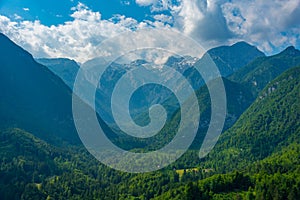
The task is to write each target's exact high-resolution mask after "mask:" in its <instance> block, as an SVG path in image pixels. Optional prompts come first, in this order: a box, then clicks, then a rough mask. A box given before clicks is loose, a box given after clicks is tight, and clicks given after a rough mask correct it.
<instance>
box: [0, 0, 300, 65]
mask: <svg viewBox="0 0 300 200" xmlns="http://www.w3.org/2000/svg"><path fill="white" fill-rule="evenodd" d="M124 2H127V1H124ZM128 2H129V1H128ZM135 2H136V3H137V4H138V5H140V6H150V7H151V11H152V12H153V14H152V18H153V19H152V20H144V21H142V22H138V21H136V20H135V19H133V18H129V17H126V16H123V15H115V16H113V17H112V18H111V19H108V20H104V19H102V17H101V13H100V12H95V11H92V10H91V9H89V8H88V7H87V6H86V5H85V4H82V3H78V5H77V6H75V7H73V8H71V10H72V14H71V15H70V16H71V17H72V20H70V21H67V22H65V23H63V24H59V25H56V26H54V25H53V26H45V25H43V24H41V22H40V21H38V20H36V21H25V20H23V19H22V18H21V17H20V16H19V15H14V16H12V18H8V17H6V16H3V15H0V31H1V32H3V33H4V34H6V35H7V36H9V37H10V38H11V39H12V40H13V41H14V42H16V43H17V44H18V45H20V46H22V47H23V48H25V49H26V50H28V51H29V52H30V53H32V54H33V55H34V57H67V58H71V59H75V60H77V61H78V62H84V61H86V60H89V59H91V58H94V57H95V56H99V55H96V54H97V53H96V52H97V45H99V44H100V43H101V42H102V41H103V40H105V39H107V38H111V37H113V36H116V35H118V34H120V33H122V32H126V31H129V32H134V31H135V30H139V29H142V28H145V27H155V28H168V29H175V30H177V31H180V32H183V33H184V34H186V35H188V36H190V37H192V38H193V39H195V40H197V41H198V42H200V44H202V45H203V46H204V47H205V48H206V49H208V48H211V47H214V46H218V45H224V44H229V43H234V42H236V41H239V40H245V41H246V42H249V43H251V44H254V45H257V46H258V47H259V48H260V49H261V50H264V51H265V52H266V53H274V50H277V51H278V50H282V49H283V48H285V47H286V46H288V45H294V46H297V47H299V46H300V23H299V19H300V1H299V0H286V1H282V0H274V1H261V0H248V1H239V0H177V1H176V0H135ZM24 10H29V9H24ZM161 11H163V12H161ZM166 11H167V12H166Z"/></svg>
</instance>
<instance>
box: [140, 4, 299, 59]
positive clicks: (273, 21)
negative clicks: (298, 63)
mask: <svg viewBox="0 0 300 200" xmlns="http://www.w3.org/2000/svg"><path fill="white" fill-rule="evenodd" d="M136 2H137V3H138V4H139V5H143V6H146V5H147V6H151V10H152V11H153V12H158V11H161V10H166V9H168V10H170V12H171V14H172V15H173V20H174V21H173V23H174V26H175V28H177V29H178V30H180V31H182V32H183V33H185V34H187V35H189V36H191V37H193V38H194V39H196V40H197V41H199V42H201V44H203V45H204V46H206V47H207V48H210V47H213V46H217V45H223V44H227V43H233V42H236V41H239V40H245V41H247V42H250V43H252V44H255V45H257V46H258V47H259V48H260V49H262V50H264V51H266V52H267V53H275V52H274V49H276V50H277V51H278V49H279V50H282V49H283V48H285V47H286V46H288V45H294V46H296V45H298V46H299V45H300V41H299V40H300V36H299V35H300V23H299V19H300V1H299V0H287V1H282V0H275V1H261V0H247V1H240V0H177V1H171V0H145V1H143V0H140V1H139V0H136ZM159 17H160V16H159V15H156V16H155V19H156V20H157V21H160V22H161V21H162V20H161V19H159Z"/></svg>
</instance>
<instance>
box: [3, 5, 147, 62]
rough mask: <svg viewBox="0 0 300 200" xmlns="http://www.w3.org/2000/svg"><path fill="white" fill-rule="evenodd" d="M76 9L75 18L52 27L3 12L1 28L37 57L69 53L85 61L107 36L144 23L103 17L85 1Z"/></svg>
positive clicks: (92, 55) (92, 56) (94, 52)
mask: <svg viewBox="0 0 300 200" xmlns="http://www.w3.org/2000/svg"><path fill="white" fill-rule="evenodd" d="M72 9H73V11H74V12H73V14H72V15H71V17H72V18H73V20H72V21H68V22H65V23H64V24H60V25H57V26H50V27H49V26H45V25H43V24H41V23H40V21H37V20H36V21H13V20H11V19H9V18H8V17H5V16H1V15H0V31H1V32H3V33H4V34H6V35H7V36H9V37H10V38H11V39H12V40H13V41H14V42H16V43H17V44H19V45H20V46H22V47H23V48H25V49H26V50H28V51H29V52H30V53H32V54H33V56H34V57H67V58H71V59H75V60H76V61H78V62H84V61H86V60H89V59H91V58H94V57H95V56H98V55H95V54H96V49H97V45H99V44H100V42H101V41H103V40H104V39H106V38H109V37H113V36H115V35H117V34H119V33H121V32H124V31H131V30H133V29H136V28H137V27H139V26H140V24H138V22H137V21H136V20H134V19H132V18H126V17H125V16H120V15H119V16H115V18H118V19H117V22H113V21H111V20H102V19H101V14H100V13H99V12H93V11H91V10H90V9H89V8H87V7H86V6H85V5H84V4H82V3H79V4H78V6H77V7H76V8H75V10H74V8H72ZM144 26H146V25H144Z"/></svg>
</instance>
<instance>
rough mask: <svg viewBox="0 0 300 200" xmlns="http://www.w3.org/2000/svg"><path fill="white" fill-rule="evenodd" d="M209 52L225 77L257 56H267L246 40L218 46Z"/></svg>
mask: <svg viewBox="0 0 300 200" xmlns="http://www.w3.org/2000/svg"><path fill="white" fill-rule="evenodd" d="M208 54H209V55H210V57H211V58H212V59H213V61H214V62H215V63H216V65H217V66H218V68H219V70H220V72H221V75H222V76H223V77H227V76H229V75H230V74H232V73H233V72H235V71H237V70H238V69H240V68H242V67H243V66H245V65H246V64H248V63H249V62H251V61H253V60H254V59H255V58H258V57H264V56H265V55H264V53H262V52H261V51H259V50H258V49H257V48H256V47H254V46H252V45H249V44H248V43H246V42H238V43H236V44H234V45H232V46H221V47H216V48H213V49H210V50H209V51H208ZM204 56H207V55H204Z"/></svg>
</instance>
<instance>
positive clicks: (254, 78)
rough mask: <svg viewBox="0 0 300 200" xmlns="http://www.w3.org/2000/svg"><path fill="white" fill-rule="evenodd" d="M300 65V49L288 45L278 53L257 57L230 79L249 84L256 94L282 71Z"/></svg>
mask: <svg viewBox="0 0 300 200" xmlns="http://www.w3.org/2000/svg"><path fill="white" fill-rule="evenodd" d="M298 65H300V51H299V50H297V49H295V48H294V47H288V48H286V49H285V50H284V51H282V52H281V53H279V54H277V55H274V56H269V57H261V58H257V59H256V60H254V61H253V62H251V63H250V64H248V65H247V66H245V67H243V68H242V69H240V70H239V71H237V72H236V73H234V74H233V75H232V76H231V77H230V80H233V81H235V82H239V83H242V84H244V85H247V86H248V87H250V88H251V90H252V92H253V94H254V95H255V96H256V95H257V94H258V93H259V92H260V91H261V90H262V89H263V88H264V87H265V86H266V85H267V84H268V83H269V82H271V81H272V80H273V79H274V78H276V77H277V76H278V75H280V74H281V73H282V72H284V71H285V70H287V69H289V68H291V67H294V66H298Z"/></svg>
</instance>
